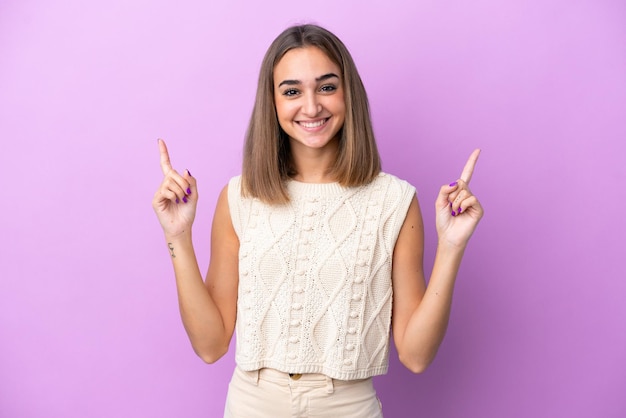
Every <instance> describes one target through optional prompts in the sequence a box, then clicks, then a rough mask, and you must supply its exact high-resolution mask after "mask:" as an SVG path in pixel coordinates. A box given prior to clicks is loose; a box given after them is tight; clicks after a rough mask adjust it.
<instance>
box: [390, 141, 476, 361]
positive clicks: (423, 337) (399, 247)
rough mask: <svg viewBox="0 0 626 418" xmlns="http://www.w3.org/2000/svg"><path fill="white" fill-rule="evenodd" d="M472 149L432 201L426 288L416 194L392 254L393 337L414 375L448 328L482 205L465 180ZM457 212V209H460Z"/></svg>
mask: <svg viewBox="0 0 626 418" xmlns="http://www.w3.org/2000/svg"><path fill="white" fill-rule="evenodd" d="M477 158H478V151H475V152H474V153H473V154H472V156H471V157H470V160H469V161H468V164H467V165H466V167H465V169H464V170H463V174H462V175H461V178H460V179H459V180H458V181H457V182H455V183H453V184H451V185H446V186H442V187H441V190H440V192H439V196H438V198H437V201H436V209H437V232H438V235H439V243H438V246H437V253H436V256H435V262H434V265H433V271H432V274H431V277H430V280H429V281H428V287H426V284H425V280H424V272H423V251H424V228H423V222H422V215H421V212H420V209H419V203H418V201H417V198H415V199H414V201H413V202H412V203H411V205H410V207H409V210H408V213H407V216H406V218H405V221H404V224H403V226H402V229H401V230H400V235H399V237H398V240H397V242H396V247H395V250H394V255H393V273H392V280H393V287H394V300H393V335H394V342H395V344H396V348H397V349H398V354H399V357H400V361H401V362H402V363H403V364H404V365H405V366H406V367H407V368H408V369H410V370H411V371H413V372H415V373H418V372H421V371H423V370H425V369H426V367H428V365H429V364H430V363H431V362H432V361H433V359H434V358H435V355H436V354H437V351H438V349H439V346H440V344H441V342H442V341H443V338H444V336H445V333H446V330H447V328H448V321H449V318H450V309H451V306H452V295H453V291H454V283H455V281H456V276H457V273H458V271H459V267H460V265H461V260H462V258H463V253H464V251H465V248H466V246H467V243H468V241H469V238H470V237H471V235H472V233H473V231H474V229H475V228H476V225H477V224H478V222H479V221H480V218H481V217H482V215H483V209H482V207H481V205H480V203H479V202H478V200H477V199H476V197H475V196H473V195H472V194H471V191H470V190H469V187H468V183H469V180H470V179H471V174H472V172H473V169H474V165H475V164H476V160H477ZM459 210H460V212H459Z"/></svg>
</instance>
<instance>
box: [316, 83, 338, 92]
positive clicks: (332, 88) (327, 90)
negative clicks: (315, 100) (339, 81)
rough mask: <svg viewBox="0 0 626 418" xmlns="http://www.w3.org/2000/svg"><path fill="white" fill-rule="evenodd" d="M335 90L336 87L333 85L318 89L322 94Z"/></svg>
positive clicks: (325, 85)
mask: <svg viewBox="0 0 626 418" xmlns="http://www.w3.org/2000/svg"><path fill="white" fill-rule="evenodd" d="M335 90H337V86H335V85H334V84H324V85H323V86H322V87H320V91H321V92H324V93H331V92H333V91H335Z"/></svg>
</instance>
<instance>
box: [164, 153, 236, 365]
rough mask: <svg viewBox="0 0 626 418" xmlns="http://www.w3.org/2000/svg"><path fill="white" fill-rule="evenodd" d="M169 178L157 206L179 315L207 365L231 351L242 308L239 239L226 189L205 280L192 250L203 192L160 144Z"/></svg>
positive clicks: (215, 227)
mask: <svg viewBox="0 0 626 418" xmlns="http://www.w3.org/2000/svg"><path fill="white" fill-rule="evenodd" d="M159 148H160V152H161V167H162V169H163V174H164V179H163V182H162V183H161V186H160V187H159V190H158V191H157V193H156V194H155V197H154V199H153V207H154V210H155V212H156V214H157V217H158V218H159V221H160V223H161V226H162V227H163V231H164V234H165V240H166V243H167V247H168V251H169V253H170V257H171V260H172V264H173V267H174V273H175V276H176V288H177V292H178V301H179V307H180V314H181V318H182V321H183V325H184V327H185V330H186V331H187V335H188V336H189V339H190V341H191V344H192V346H193V349H194V351H195V352H196V353H197V354H198V356H200V357H201V358H202V359H203V360H204V361H206V362H208V363H212V362H215V361H217V360H218V359H219V358H220V357H221V356H223V355H224V354H225V353H226V351H227V350H228V346H229V344H230V340H231V338H232V334H233V330H234V325H235V316H236V306H237V278H238V276H237V253H238V249H239V241H238V239H237V236H236V234H235V231H234V230H233V228H232V223H231V220H230V213H229V210H228V199H227V187H225V188H224V189H223V190H222V193H221V194H220V197H219V199H218V203H217V207H216V210H215V215H214V219H213V228H212V232H211V262H210V264H209V271H208V274H207V279H206V282H205V281H203V280H202V275H201V274H200V271H199V267H198V261H197V259H196V254H195V251H194V248H193V241H192V232H191V229H192V228H191V226H192V224H193V220H194V218H195V210H196V205H197V201H198V189H197V186H196V182H195V179H194V178H193V177H192V176H191V174H190V173H189V172H188V171H187V172H186V173H185V174H184V175H183V176H181V175H179V174H178V173H176V171H174V170H173V169H172V167H171V165H170V162H169V155H168V153H167V148H166V147H165V143H164V142H163V141H159Z"/></svg>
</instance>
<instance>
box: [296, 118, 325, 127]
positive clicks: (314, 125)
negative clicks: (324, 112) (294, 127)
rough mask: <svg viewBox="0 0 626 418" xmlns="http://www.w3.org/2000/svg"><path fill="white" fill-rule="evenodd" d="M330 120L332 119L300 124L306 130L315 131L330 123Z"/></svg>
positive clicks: (300, 122) (301, 122)
mask: <svg viewBox="0 0 626 418" xmlns="http://www.w3.org/2000/svg"><path fill="white" fill-rule="evenodd" d="M328 119H330V118H325V119H320V120H316V121H299V122H298V124H299V125H300V126H302V127H303V128H305V129H315V128H319V127H320V126H322V125H324V124H325V123H326V122H327V121H328Z"/></svg>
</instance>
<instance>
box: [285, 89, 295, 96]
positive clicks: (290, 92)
mask: <svg viewBox="0 0 626 418" xmlns="http://www.w3.org/2000/svg"><path fill="white" fill-rule="evenodd" d="M298 93H299V92H298V90H296V89H287V90H285V91H283V96H287V97H293V96H296V95H297V94H298Z"/></svg>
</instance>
